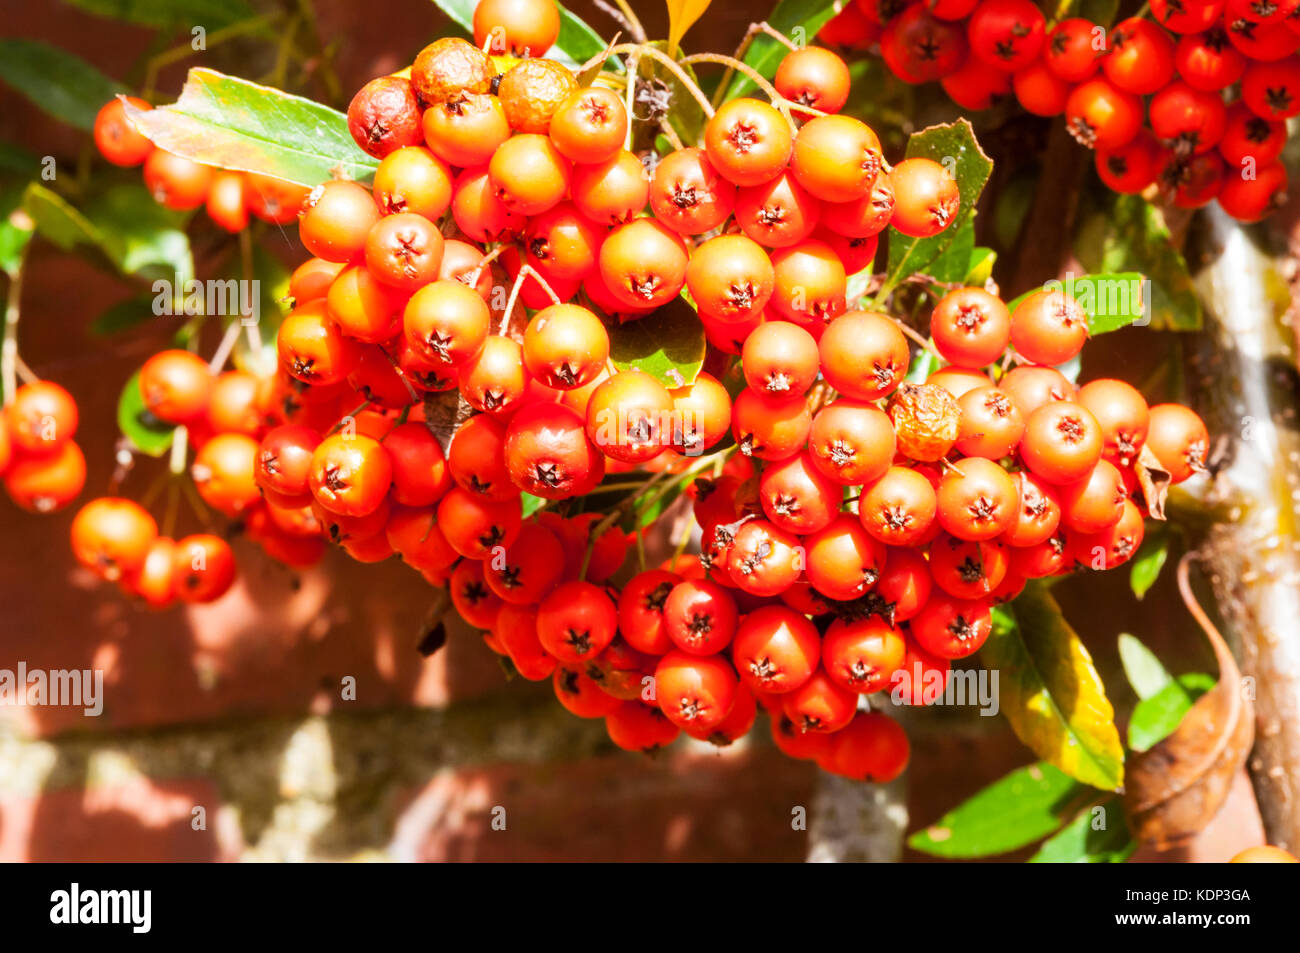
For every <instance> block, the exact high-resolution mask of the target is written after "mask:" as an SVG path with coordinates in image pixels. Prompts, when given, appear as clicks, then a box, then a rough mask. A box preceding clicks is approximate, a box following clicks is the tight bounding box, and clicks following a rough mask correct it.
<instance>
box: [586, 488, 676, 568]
mask: <svg viewBox="0 0 1300 953" xmlns="http://www.w3.org/2000/svg"><path fill="white" fill-rule="evenodd" d="M667 476H668V471H667V470H660V471H659V472H658V473H656V474H655V475H654V476H652V477H650V478H649V479H648V480H645V481H643V482H642V483H640V484H638V485H639V486H640V487H641V492H640V493H633V494H632V495H631V496H629V497H628V498H627V499H626V500H624V501H623V502H622V503H620V504H618V506H616V507H614V509H612V510H610V512H609V515H608V516H606V517H605V518H604V519H603V520H601V521H600V522H599V523H596V524H595V525H593V526H592V528H591V531H590V532H588V533H587V551H586V553H585V554H584V555H583V557H582V568H581V569H579V570H578V578H579V579H586V578H587V564H588V563H589V562H591V551H592V549H593V548H594V547H595V545H596V540H598V539H600V537H601V535H602V534H603V533H604V532H605V530H607V529H609V528H610V527H611V526H613V525H614V524H615V523H617V522H618V521H619V520H620V519H621V518H622V517H623V514H625V513H627V512H629V511H630V510H631V509H632V508H633V506H634V504H635V503H636V501H637V500H638V499H639V498H640V497H641V496H642V495H643V494H644V493H645V492H646V491H647V490H649V489H650V488H651V487H653V486H654V485H655V484H656V483H658V482H660V481H661V480H663V479H664V478H665V477H667Z"/></svg>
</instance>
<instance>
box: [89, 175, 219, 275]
mask: <svg viewBox="0 0 1300 953" xmlns="http://www.w3.org/2000/svg"><path fill="white" fill-rule="evenodd" d="M86 217H87V218H88V219H89V220H90V221H91V222H92V223H93V224H94V225H95V227H96V229H97V230H98V231H99V233H100V234H101V235H102V236H104V238H105V241H104V243H103V245H104V248H105V250H106V251H107V252H108V253H109V257H110V258H111V259H112V261H113V263H114V264H115V265H117V267H118V268H119V269H120V270H121V271H122V273H123V274H127V275H134V274H140V275H144V276H146V277H161V278H166V279H167V280H169V281H176V280H177V279H179V282H180V283H183V282H185V281H188V280H189V279H191V278H193V277H194V257H193V255H192V254H191V253H190V239H189V236H188V235H187V234H186V233H185V223H186V221H187V219H188V216H187V215H186V214H185V213H183V212H175V211H172V210H171V209H168V208H165V207H164V206H162V205H159V204H158V203H157V202H155V201H154V199H153V196H151V195H150V194H149V190H148V189H146V188H145V187H144V186H143V185H140V184H138V183H137V184H131V185H116V186H113V187H112V188H110V189H108V190H107V191H106V192H103V193H101V194H100V195H97V196H95V197H94V198H92V199H91V200H90V201H89V202H88V203H87V204H86Z"/></svg>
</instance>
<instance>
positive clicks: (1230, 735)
mask: <svg viewBox="0 0 1300 953" xmlns="http://www.w3.org/2000/svg"><path fill="white" fill-rule="evenodd" d="M1190 556H1191V554H1190V553H1189V554H1187V555H1185V556H1184V557H1183V558H1182V560H1181V561H1180V562H1179V564H1178V588H1179V590H1180V591H1181V592H1182V594H1183V599H1184V601H1185V602H1187V604H1188V609H1189V610H1190V611H1191V612H1192V614H1193V615H1194V616H1195V617H1196V619H1197V621H1198V622H1199V623H1200V624H1201V627H1202V628H1203V629H1204V630H1205V634H1206V637H1207V638H1209V640H1210V644H1211V645H1212V646H1213V647H1214V655H1215V658H1216V659H1217V660H1218V663H1219V682H1218V684H1217V685H1215V686H1214V688H1212V689H1210V691H1208V692H1206V693H1205V694H1204V695H1202V696H1201V697H1200V698H1199V699H1197V701H1196V704H1194V705H1193V706H1192V707H1191V709H1190V710H1189V711H1188V712H1187V714H1186V715H1184V716H1183V720H1182V721H1181V722H1180V723H1179V725H1178V727H1177V728H1176V729H1175V730H1174V732H1173V734H1171V735H1169V736H1168V737H1167V738H1165V739H1164V740H1163V741H1161V742H1160V743H1159V744H1157V745H1155V746H1154V747H1153V748H1151V749H1149V750H1148V751H1144V752H1142V753H1140V754H1134V755H1132V756H1131V758H1130V760H1129V763H1128V772H1127V773H1128V779H1127V783H1126V785H1125V789H1124V807H1125V810H1126V812H1127V814H1128V820H1129V826H1130V827H1131V828H1132V831H1133V834H1134V836H1135V837H1136V838H1137V839H1138V840H1139V841H1141V842H1143V843H1146V844H1151V845H1152V846H1154V847H1156V848H1157V849H1160V850H1165V849H1168V848H1170V847H1176V846H1178V845H1180V844H1182V843H1185V842H1186V841H1187V840H1189V839H1190V838H1191V837H1193V836H1194V835H1195V834H1197V833H1198V832H1200V831H1201V830H1203V829H1204V828H1205V826H1206V825H1207V824H1209V822H1210V820H1211V819H1212V818H1213V817H1214V815H1215V814H1217V813H1218V812H1219V808H1221V807H1222V806H1223V802H1224V800H1225V799H1226V798H1227V796H1228V789H1229V788H1230V787H1231V786H1232V779H1233V776H1234V775H1236V773H1237V772H1238V771H1240V770H1241V767H1242V765H1243V764H1244V763H1245V761H1246V756H1247V755H1248V754H1249V753H1250V747H1251V744H1252V743H1253V742H1254V739H1255V710H1254V706H1253V705H1252V704H1251V702H1250V700H1249V699H1248V698H1247V697H1246V696H1245V693H1244V692H1243V691H1242V684H1241V672H1240V670H1239V669H1238V668H1237V663H1236V660H1235V659H1233V657H1232V653H1231V652H1230V651H1229V650H1228V646H1227V644H1226V643H1225V642H1224V641H1223V636H1221V635H1220V634H1219V632H1218V630H1217V629H1215V627H1214V625H1213V624H1212V623H1211V622H1210V620H1209V619H1208V618H1207V617H1206V616H1205V614H1204V612H1203V611H1201V608H1200V606H1199V605H1197V604H1196V602H1195V599H1194V598H1193V597H1192V592H1191V587H1190V585H1189V583H1188V578H1187V567H1188V561H1189V557H1190Z"/></svg>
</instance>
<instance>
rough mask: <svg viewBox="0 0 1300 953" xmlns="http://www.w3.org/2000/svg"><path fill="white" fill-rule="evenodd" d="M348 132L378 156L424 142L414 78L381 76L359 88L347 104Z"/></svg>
mask: <svg viewBox="0 0 1300 953" xmlns="http://www.w3.org/2000/svg"><path fill="white" fill-rule="evenodd" d="M348 132H350V133H352V138H353V139H355V140H356V143H357V145H359V146H360V147H361V148H362V149H364V150H365V151H366V152H368V153H369V154H370V155H372V156H374V157H375V158H376V159H382V158H383V157H384V156H386V155H388V153H390V152H393V151H394V150H396V149H400V148H402V147H403V146H419V145H423V144H424V130H423V128H422V127H421V125H420V104H419V103H418V102H417V101H416V98H415V90H414V89H412V88H411V81H410V80H408V79H403V78H402V77H400V76H381V77H379V78H378V79H372V80H371V81H370V82H368V83H366V85H364V86H362V87H361V89H359V90H357V94H356V95H355V96H353V97H352V102H351V103H350V104H349V105H348Z"/></svg>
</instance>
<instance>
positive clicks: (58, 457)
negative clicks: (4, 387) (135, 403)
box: [0, 380, 86, 513]
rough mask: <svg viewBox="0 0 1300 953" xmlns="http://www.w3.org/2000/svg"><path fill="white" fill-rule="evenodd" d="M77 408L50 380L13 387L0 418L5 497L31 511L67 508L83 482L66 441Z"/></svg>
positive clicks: (72, 444) (80, 459) (82, 468)
mask: <svg viewBox="0 0 1300 953" xmlns="http://www.w3.org/2000/svg"><path fill="white" fill-rule="evenodd" d="M77 421H78V413H77V404H76V401H74V400H73V399H72V395H71V394H69V393H68V392H67V391H66V390H64V389H63V388H62V387H60V386H59V385H58V384H55V383H53V382H52V381H38V380H34V381H32V382H31V383H29V384H24V385H23V386H22V387H19V388H18V390H17V392H16V393H15V394H14V398H13V400H12V401H10V402H9V403H8V404H7V405H6V406H5V408H4V414H3V419H0V477H3V478H4V486H5V491H6V492H7V493H8V494H9V498H10V499H11V500H13V501H14V502H15V503H16V504H18V505H19V506H21V507H22V508H23V509H25V510H31V511H32V512H33V513H53V512H54V511H55V510H57V509H61V508H62V507H64V506H67V505H68V504H69V503H71V502H72V501H73V500H74V499H76V498H77V495H78V494H80V493H81V488H82V487H83V486H84V485H85V483H86V458H85V456H84V455H83V454H82V452H81V447H79V446H78V445H77V442H76V441H75V440H73V439H72V438H73V437H75V436H76V434H77Z"/></svg>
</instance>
